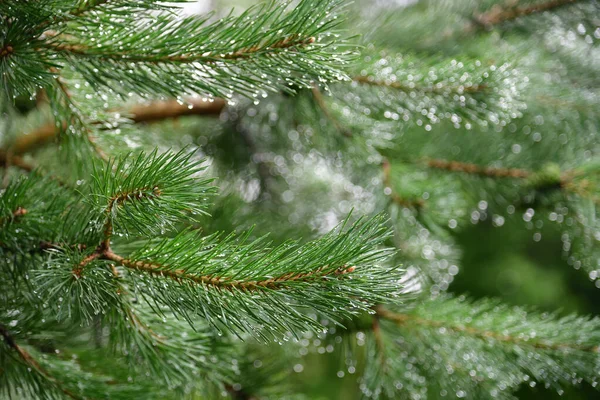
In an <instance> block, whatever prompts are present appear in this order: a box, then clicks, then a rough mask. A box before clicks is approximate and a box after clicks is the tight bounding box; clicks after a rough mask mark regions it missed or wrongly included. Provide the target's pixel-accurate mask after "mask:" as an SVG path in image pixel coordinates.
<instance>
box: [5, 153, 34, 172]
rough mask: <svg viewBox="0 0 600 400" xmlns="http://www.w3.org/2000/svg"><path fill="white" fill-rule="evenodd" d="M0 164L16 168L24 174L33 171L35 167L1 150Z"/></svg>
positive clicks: (19, 157)
mask: <svg viewBox="0 0 600 400" xmlns="http://www.w3.org/2000/svg"><path fill="white" fill-rule="evenodd" d="M0 164H3V165H4V166H5V167H16V168H19V169H22V170H23V171H26V172H31V171H33V170H34V169H35V167H34V166H33V165H32V164H30V163H28V162H27V161H25V160H24V159H23V157H21V156H17V155H14V154H12V153H11V152H6V151H2V150H0Z"/></svg>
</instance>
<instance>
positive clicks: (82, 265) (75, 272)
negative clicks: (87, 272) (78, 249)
mask: <svg viewBox="0 0 600 400" xmlns="http://www.w3.org/2000/svg"><path fill="white" fill-rule="evenodd" d="M101 256H102V253H101V252H100V251H98V250H96V251H95V252H94V253H92V254H90V255H89V256H87V257H85V258H84V259H83V260H81V262H80V263H79V264H77V267H75V268H74V269H73V275H74V276H75V277H76V278H81V275H82V274H83V269H84V268H85V266H86V265H88V264H89V263H91V262H92V261H94V260H97V259H99V258H100V257H101Z"/></svg>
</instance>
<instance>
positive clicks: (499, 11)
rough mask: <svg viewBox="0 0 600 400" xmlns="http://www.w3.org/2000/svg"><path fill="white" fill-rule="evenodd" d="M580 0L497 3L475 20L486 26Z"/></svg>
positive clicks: (476, 16) (478, 15) (477, 15)
mask: <svg viewBox="0 0 600 400" xmlns="http://www.w3.org/2000/svg"><path fill="white" fill-rule="evenodd" d="M578 1H579V0H549V1H542V2H540V3H539V4H532V5H526V6H520V5H519V4H518V1H517V2H516V4H515V5H514V6H509V7H503V6H500V5H495V6H494V7H493V8H492V9H491V10H490V11H488V12H486V13H483V14H476V15H475V20H476V21H477V23H478V24H480V25H483V26H484V27H486V28H489V27H492V26H494V25H499V24H502V23H505V22H510V21H513V20H515V19H517V18H521V17H526V16H528V15H531V14H535V13H541V12H544V11H550V10H553V9H556V8H559V7H563V6H567V5H570V4H574V3H577V2H578Z"/></svg>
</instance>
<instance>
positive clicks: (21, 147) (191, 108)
mask: <svg viewBox="0 0 600 400" xmlns="http://www.w3.org/2000/svg"><path fill="white" fill-rule="evenodd" d="M224 107H225V102H224V100H222V99H214V100H213V101H204V100H198V99H193V98H189V99H186V100H185V102H184V103H183V104H181V103H179V102H178V101H177V100H168V101H157V102H150V103H148V104H138V105H135V106H132V107H130V108H128V109H125V110H119V111H118V112H119V114H121V115H123V116H125V117H126V118H128V119H129V120H130V121H132V122H134V123H149V122H157V121H163V120H167V119H173V118H179V117H183V116H189V115H208V116H218V115H219V114H220V113H221V111H222V110H223V108H224ZM115 112H116V111H115ZM89 123H90V124H91V125H102V124H103V123H104V122H103V121H90V122H89ZM66 126H67V124H66V123H64V122H63V124H62V128H60V129H59V128H57V127H56V126H55V124H51V123H49V124H45V125H42V126H41V127H39V128H37V129H35V130H34V131H32V132H29V133H26V134H23V135H20V136H18V137H17V138H16V139H15V141H14V143H13V144H12V146H11V151H13V153H14V154H15V155H20V154H24V153H28V152H31V151H34V150H36V149H37V148H39V147H41V146H44V145H45V144H47V143H50V142H52V141H54V140H55V139H56V137H57V134H58V132H60V131H61V130H64V129H66ZM0 157H1V154H0ZM13 157H14V156H13ZM0 160H1V159H0ZM13 160H14V158H13ZM15 165H16V164H15Z"/></svg>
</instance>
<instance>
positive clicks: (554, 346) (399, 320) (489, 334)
mask: <svg viewBox="0 0 600 400" xmlns="http://www.w3.org/2000/svg"><path fill="white" fill-rule="evenodd" d="M375 312H376V315H378V316H379V317H380V318H383V319H386V320H388V321H392V322H394V323H396V324H397V325H400V326H410V325H413V326H415V325H416V326H424V327H427V328H445V329H446V331H448V332H452V333H460V334H466V335H469V336H473V337H476V338H478V339H483V340H496V341H498V342H504V343H509V344H514V345H519V346H531V347H534V348H536V349H541V350H552V351H559V350H577V351H585V352H594V353H597V352H598V350H599V349H598V346H581V345H578V344H571V343H545V342H541V341H538V340H527V339H524V338H520V337H515V336H510V335H505V334H501V333H497V332H493V331H486V330H480V329H477V328H473V327H471V326H464V325H453V324H450V323H446V322H442V321H435V320H431V319H426V318H421V317H418V316H416V315H411V314H400V313H395V312H392V311H389V310H387V309H385V308H384V307H382V306H377V307H376V308H375Z"/></svg>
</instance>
